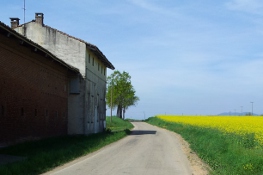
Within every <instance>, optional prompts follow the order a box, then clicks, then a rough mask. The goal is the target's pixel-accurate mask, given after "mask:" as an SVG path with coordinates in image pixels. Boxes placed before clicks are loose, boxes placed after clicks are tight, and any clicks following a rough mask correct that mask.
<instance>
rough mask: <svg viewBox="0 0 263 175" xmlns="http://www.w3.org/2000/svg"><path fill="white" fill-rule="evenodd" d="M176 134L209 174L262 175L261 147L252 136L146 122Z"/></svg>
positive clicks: (262, 156) (151, 121)
mask: <svg viewBox="0 0 263 175" xmlns="http://www.w3.org/2000/svg"><path fill="white" fill-rule="evenodd" d="M146 122H148V123H149V124H152V125H156V126H159V127H162V128H166V129H168V130H171V131H174V132H176V133H178V134H180V135H181V136H182V137H183V138H184V139H185V140H186V141H187V142H188V143H189V144H190V147H191V149H192V150H193V151H195V152H196V153H197V154H198V155H199V157H200V158H201V159H202V160H204V162H206V163H207V164H208V165H209V166H210V167H211V169H212V171H211V172H210V174H213V175H263V146H262V145H260V144H259V143H258V142H257V141H255V139H254V135H253V134H249V135H246V136H242V137H241V136H239V135H235V134H225V133H222V132H220V131H218V130H215V129H208V128H201V127H194V126H190V125H184V124H178V123H170V122H165V121H162V120H161V119H158V118H156V117H151V118H149V119H148V120H146Z"/></svg>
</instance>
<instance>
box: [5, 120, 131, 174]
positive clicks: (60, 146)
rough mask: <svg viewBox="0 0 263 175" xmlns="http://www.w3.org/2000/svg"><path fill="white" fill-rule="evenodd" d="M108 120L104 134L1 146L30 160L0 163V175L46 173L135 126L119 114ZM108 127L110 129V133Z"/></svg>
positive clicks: (121, 136) (7, 151)
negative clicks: (110, 121) (119, 116)
mask: <svg viewBox="0 0 263 175" xmlns="http://www.w3.org/2000/svg"><path fill="white" fill-rule="evenodd" d="M108 122H109V120H108V118H107V121H106V123H107V125H108V127H107V128H108V130H107V132H103V133H98V134H93V135H89V136H83V135H81V136H64V137H56V138H48V139H43V140H39V141H33V142H25V143H21V144H18V145H14V146H10V147H6V148H2V149H0V154H8V155H14V156H22V157H26V158H27V159H26V160H24V161H20V162H15V163H11V164H6V165H0V174H5V175H17V174H20V175H21V174H26V175H35V174H40V173H44V172H46V171H49V170H51V169H53V168H55V167H57V166H59V165H62V164H64V163H66V162H69V161H71V160H74V159H76V158H78V157H80V156H84V155H86V154H88V153H91V152H94V151H96V150H98V149H100V148H102V147H103V146H106V145H108V144H110V143H113V142H115V141H117V140H119V139H121V138H123V137H125V136H126V135H127V134H128V133H129V129H131V128H132V127H133V125H132V124H131V123H129V122H128V121H123V120H121V119H119V118H117V117H113V118H112V123H108ZM116 128H118V131H116V130H115V129H116ZM109 129H110V130H111V132H109Z"/></svg>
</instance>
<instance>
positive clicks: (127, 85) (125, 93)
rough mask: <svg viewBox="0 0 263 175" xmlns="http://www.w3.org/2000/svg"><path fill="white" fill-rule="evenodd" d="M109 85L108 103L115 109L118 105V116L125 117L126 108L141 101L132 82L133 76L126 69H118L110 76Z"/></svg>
mask: <svg viewBox="0 0 263 175" xmlns="http://www.w3.org/2000/svg"><path fill="white" fill-rule="evenodd" d="M107 85H108V88H107V94H106V103H107V105H108V106H109V107H110V108H113V109H116V107H117V116H118V117H120V118H123V119H125V112H126V110H127V109H128V108H129V107H130V106H133V105H135V104H136V103H137V102H138V101H139V97H137V96H136V95H135V92H136V91H135V89H134V88H133V86H132V84H131V76H130V75H129V73H127V72H125V71H123V72H122V73H121V72H119V71H118V70H116V71H114V72H113V73H112V74H111V75H110V76H108V78H107Z"/></svg>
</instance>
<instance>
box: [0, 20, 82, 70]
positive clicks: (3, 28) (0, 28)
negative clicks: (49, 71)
mask: <svg viewBox="0 0 263 175" xmlns="http://www.w3.org/2000/svg"><path fill="white" fill-rule="evenodd" d="M0 33H4V34H6V35H10V36H13V37H15V38H17V39H19V40H20V41H23V42H25V43H26V44H27V45H29V46H32V47H34V48H36V49H37V50H38V51H41V52H42V53H44V54H45V56H46V57H50V58H51V59H53V60H54V61H56V62H57V63H59V64H61V65H62V66H64V67H66V68H68V69H70V70H71V71H73V72H76V73H79V69H77V68H75V67H73V66H71V65H69V64H67V63H65V62H64V61H62V60H61V59H59V58H58V57H56V56H55V55H53V54H52V53H51V52H49V51H48V50H47V49H45V48H43V47H42V46H40V45H38V44H37V43H35V42H33V41H31V40H29V39H28V38H26V37H24V36H23V35H21V34H20V33H18V32H16V31H15V30H13V29H11V28H10V27H8V26H7V25H5V24H4V23H2V22H1V21H0Z"/></svg>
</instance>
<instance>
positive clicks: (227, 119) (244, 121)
mask: <svg viewBox="0 0 263 175" xmlns="http://www.w3.org/2000/svg"><path fill="white" fill-rule="evenodd" d="M157 117H158V118H160V119H162V120H165V121H169V122H176V123H182V124H189V125H194V126H200V127H206V128H215V129H219V130H220V131H223V132H227V133H235V134H239V135H245V134H251V133H253V134H255V139H256V140H257V141H259V142H260V143H261V144H263V117H259V116H168V115H158V116H157Z"/></svg>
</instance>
